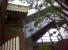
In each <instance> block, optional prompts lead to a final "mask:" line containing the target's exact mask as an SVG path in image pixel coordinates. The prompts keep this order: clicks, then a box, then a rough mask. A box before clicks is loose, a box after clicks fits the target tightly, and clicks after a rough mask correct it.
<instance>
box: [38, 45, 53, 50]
mask: <svg viewBox="0 0 68 50" xmlns="http://www.w3.org/2000/svg"><path fill="white" fill-rule="evenodd" d="M38 50H53V49H51V47H50V46H49V45H48V44H43V45H41V46H39V47H38Z"/></svg>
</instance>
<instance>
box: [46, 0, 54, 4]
mask: <svg viewBox="0 0 68 50" xmlns="http://www.w3.org/2000/svg"><path fill="white" fill-rule="evenodd" d="M53 1H54V0H45V2H47V3H50V4H52V3H53Z"/></svg>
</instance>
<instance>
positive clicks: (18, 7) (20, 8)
mask: <svg viewBox="0 0 68 50" xmlns="http://www.w3.org/2000/svg"><path fill="white" fill-rule="evenodd" d="M7 10H11V11H17V12H26V13H27V12H28V6H22V5H15V4H11V3H9V4H8V6H7Z"/></svg>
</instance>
